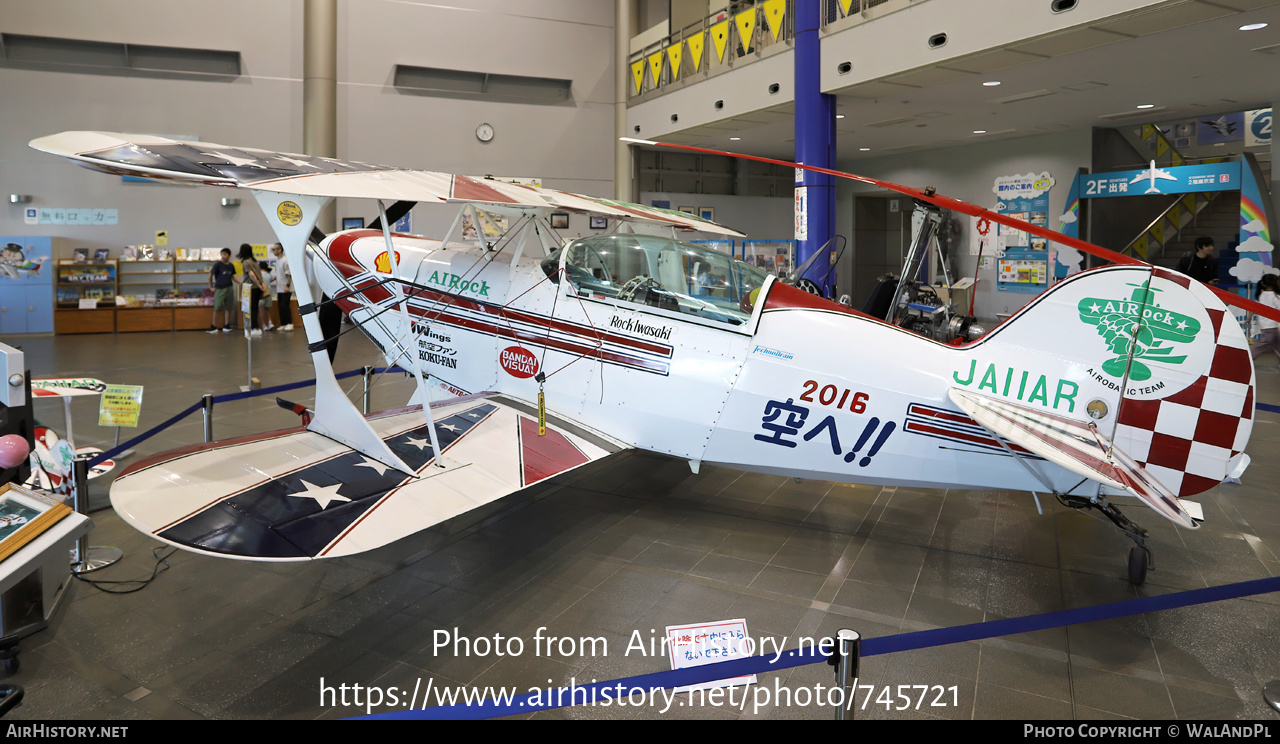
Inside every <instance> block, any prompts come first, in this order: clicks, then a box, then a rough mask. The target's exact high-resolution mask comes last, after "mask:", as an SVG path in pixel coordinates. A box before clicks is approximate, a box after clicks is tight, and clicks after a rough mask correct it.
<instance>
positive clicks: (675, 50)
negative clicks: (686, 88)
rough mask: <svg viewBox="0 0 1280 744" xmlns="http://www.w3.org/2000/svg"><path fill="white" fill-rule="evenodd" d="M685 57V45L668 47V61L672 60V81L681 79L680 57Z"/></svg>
mask: <svg viewBox="0 0 1280 744" xmlns="http://www.w3.org/2000/svg"><path fill="white" fill-rule="evenodd" d="M683 55H684V45H683V44H676V45H675V46H669V47H667V59H669V60H671V79H672V80H678V79H679V78H680V57H681V56H683Z"/></svg>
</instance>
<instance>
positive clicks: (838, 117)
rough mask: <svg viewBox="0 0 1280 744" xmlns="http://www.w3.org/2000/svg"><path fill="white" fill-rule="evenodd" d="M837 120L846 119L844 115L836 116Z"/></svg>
mask: <svg viewBox="0 0 1280 744" xmlns="http://www.w3.org/2000/svg"><path fill="white" fill-rule="evenodd" d="M836 118H837V119H843V118H844V114H836Z"/></svg>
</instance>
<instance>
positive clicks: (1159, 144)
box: [1156, 137, 1169, 157]
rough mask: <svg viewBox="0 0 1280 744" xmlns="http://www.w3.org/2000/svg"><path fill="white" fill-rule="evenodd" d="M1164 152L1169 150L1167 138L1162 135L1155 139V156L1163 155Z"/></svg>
mask: <svg viewBox="0 0 1280 744" xmlns="http://www.w3.org/2000/svg"><path fill="white" fill-rule="evenodd" d="M1166 152H1169V140H1167V139H1165V138H1164V137H1161V138H1160V139H1158V140H1156V157H1160V156H1162V155H1164V154H1165V153H1166Z"/></svg>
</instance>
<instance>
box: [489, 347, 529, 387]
mask: <svg viewBox="0 0 1280 744" xmlns="http://www.w3.org/2000/svg"><path fill="white" fill-rule="evenodd" d="M498 361H500V362H501V363H502V368H503V369H505V370H506V371H507V374H509V375H511V376H512V377H518V378H520V379H522V380H527V379H529V378H530V377H533V376H534V375H536V374H538V358H537V357H536V356H534V355H533V352H532V351H529V350H528V349H526V348H524V347H523V346H508V347H507V348H505V349H503V350H502V353H501V354H500V355H499V357H498Z"/></svg>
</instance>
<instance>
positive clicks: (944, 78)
mask: <svg viewBox="0 0 1280 744" xmlns="http://www.w3.org/2000/svg"><path fill="white" fill-rule="evenodd" d="M970 74H971V73H968V72H962V71H960V70H948V69H946V68H945V67H922V68H920V69H918V70H912V71H911V72H904V73H902V74H901V75H890V76H889V77H886V78H885V80H887V81H889V82H891V83H897V84H899V85H912V86H915V87H918V88H924V87H926V86H930V85H938V84H939V83H949V82H951V81H952V80H959V79H960V78H962V77H968V76H969V75H970Z"/></svg>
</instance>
